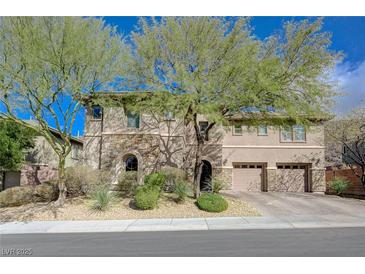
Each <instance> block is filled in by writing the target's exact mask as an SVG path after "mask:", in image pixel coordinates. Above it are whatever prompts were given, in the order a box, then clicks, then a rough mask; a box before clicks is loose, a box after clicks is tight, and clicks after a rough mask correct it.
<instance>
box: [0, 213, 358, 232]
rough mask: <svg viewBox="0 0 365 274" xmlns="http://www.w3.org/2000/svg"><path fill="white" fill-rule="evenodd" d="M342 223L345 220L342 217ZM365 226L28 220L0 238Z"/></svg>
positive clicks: (263, 220) (7, 227)
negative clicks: (26, 235)
mask: <svg viewBox="0 0 365 274" xmlns="http://www.w3.org/2000/svg"><path fill="white" fill-rule="evenodd" d="M337 218H338V216H337ZM344 220H345V218H344ZM339 227H365V219H363V218H360V217H353V218H352V219H350V220H349V219H348V218H347V220H346V222H343V221H341V222H338V221H329V219H325V218H323V219H321V220H319V221H318V220H317V221H314V220H311V218H309V217H307V218H306V219H303V217H302V216H298V217H297V218H291V219H290V220H284V219H283V218H278V217H271V216H270V217H268V216H263V217H212V218H167V219H131V220H102V221H32V222H7V223H0V235H6V234H38V233H96V232H147V231H151V232H152V231H192V230H201V231H207V230H254V229H302V228H339Z"/></svg>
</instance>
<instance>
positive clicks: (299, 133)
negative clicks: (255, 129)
mask: <svg viewBox="0 0 365 274" xmlns="http://www.w3.org/2000/svg"><path fill="white" fill-rule="evenodd" d="M305 140H306V134H305V128H304V127H303V126H300V125H294V126H286V127H283V128H281V141H282V142H305Z"/></svg>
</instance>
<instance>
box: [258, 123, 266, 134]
mask: <svg viewBox="0 0 365 274" xmlns="http://www.w3.org/2000/svg"><path fill="white" fill-rule="evenodd" d="M257 135H258V136H267V126H265V125H261V126H258V127H257Z"/></svg>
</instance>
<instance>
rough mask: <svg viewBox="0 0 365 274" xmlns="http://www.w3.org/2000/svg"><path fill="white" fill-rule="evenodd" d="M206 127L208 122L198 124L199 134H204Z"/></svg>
mask: <svg viewBox="0 0 365 274" xmlns="http://www.w3.org/2000/svg"><path fill="white" fill-rule="evenodd" d="M207 127H208V122H205V121H204V122H199V128H200V132H202V133H203V132H204V131H205V130H206V129H207Z"/></svg>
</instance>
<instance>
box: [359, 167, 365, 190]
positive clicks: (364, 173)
mask: <svg viewBox="0 0 365 274" xmlns="http://www.w3.org/2000/svg"><path fill="white" fill-rule="evenodd" d="M361 171H362V175H361V178H360V179H361V183H362V187H363V189H364V190H365V167H362V168H361Z"/></svg>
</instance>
